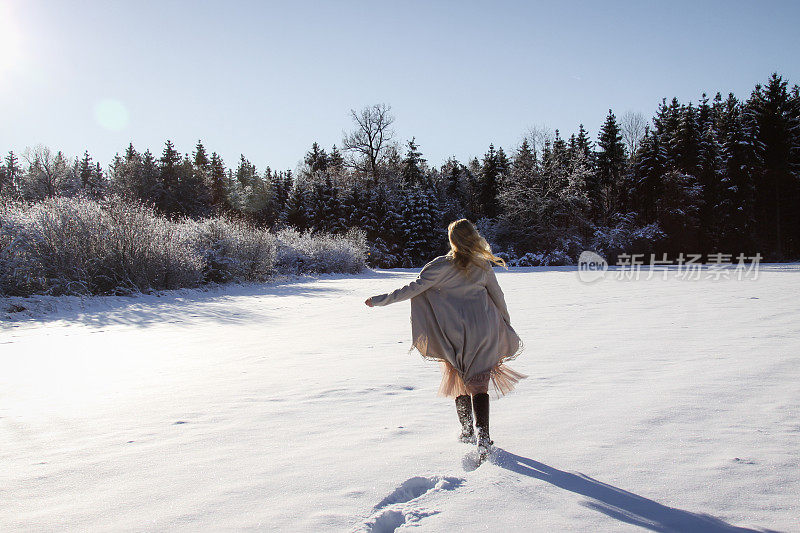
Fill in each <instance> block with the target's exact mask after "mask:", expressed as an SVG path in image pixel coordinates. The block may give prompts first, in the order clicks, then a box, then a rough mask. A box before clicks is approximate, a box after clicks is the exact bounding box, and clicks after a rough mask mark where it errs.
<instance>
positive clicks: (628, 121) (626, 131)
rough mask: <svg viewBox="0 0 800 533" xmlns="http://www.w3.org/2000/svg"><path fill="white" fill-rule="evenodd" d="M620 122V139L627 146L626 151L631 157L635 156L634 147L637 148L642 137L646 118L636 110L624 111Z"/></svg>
mask: <svg viewBox="0 0 800 533" xmlns="http://www.w3.org/2000/svg"><path fill="white" fill-rule="evenodd" d="M621 122H622V139H623V140H624V141H625V145H626V146H627V147H628V153H629V154H631V157H632V158H633V157H636V149H637V148H639V142H640V141H641V140H642V137H644V126H645V124H646V122H647V121H646V120H645V118H644V115H642V114H641V113H639V112H638V111H635V112H634V111H626V112H625V114H624V115H622V118H621Z"/></svg>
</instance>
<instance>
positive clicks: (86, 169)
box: [77, 150, 105, 198]
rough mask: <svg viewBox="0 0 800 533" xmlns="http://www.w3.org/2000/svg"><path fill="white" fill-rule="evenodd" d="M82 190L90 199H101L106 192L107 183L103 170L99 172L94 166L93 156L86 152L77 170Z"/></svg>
mask: <svg viewBox="0 0 800 533" xmlns="http://www.w3.org/2000/svg"><path fill="white" fill-rule="evenodd" d="M77 174H78V179H79V181H80V188H81V191H83V193H84V194H86V195H87V196H89V197H90V198H100V197H101V196H103V194H104V192H105V183H104V181H105V180H104V177H103V173H102V170H101V171H100V172H98V171H97V167H96V166H95V165H93V164H92V156H90V155H89V151H88V150H86V151H84V153H83V158H81V160H80V162H79V163H78V169H77Z"/></svg>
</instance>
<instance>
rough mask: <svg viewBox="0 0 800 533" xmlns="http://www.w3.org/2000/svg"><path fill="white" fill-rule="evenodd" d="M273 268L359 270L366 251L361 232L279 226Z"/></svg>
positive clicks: (289, 269)
mask: <svg viewBox="0 0 800 533" xmlns="http://www.w3.org/2000/svg"><path fill="white" fill-rule="evenodd" d="M277 238H278V257H277V261H276V267H277V270H278V271H279V272H282V273H291V274H299V273H312V272H319V273H323V272H350V273H355V272H360V271H361V270H363V269H364V266H365V257H366V253H367V243H366V236H365V234H364V232H363V231H361V230H358V229H351V230H350V231H348V232H347V233H346V234H344V235H334V234H329V233H321V232H320V233H314V234H312V233H311V232H299V231H297V230H296V229H294V228H286V229H282V230H280V231H279V232H278V234H277Z"/></svg>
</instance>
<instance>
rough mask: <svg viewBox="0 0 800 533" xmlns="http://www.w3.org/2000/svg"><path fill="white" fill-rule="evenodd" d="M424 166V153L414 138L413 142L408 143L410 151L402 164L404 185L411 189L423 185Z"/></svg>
mask: <svg viewBox="0 0 800 533" xmlns="http://www.w3.org/2000/svg"><path fill="white" fill-rule="evenodd" d="M424 165H425V159H423V158H422V153H421V152H420V151H419V146H418V145H417V143H416V142H415V138H414V137H412V138H411V140H410V141H408V150H407V151H406V156H405V158H404V159H403V162H402V169H403V172H402V176H403V184H404V185H405V186H407V187H410V186H413V185H419V184H420V183H422V181H423V177H424V172H423V166H424Z"/></svg>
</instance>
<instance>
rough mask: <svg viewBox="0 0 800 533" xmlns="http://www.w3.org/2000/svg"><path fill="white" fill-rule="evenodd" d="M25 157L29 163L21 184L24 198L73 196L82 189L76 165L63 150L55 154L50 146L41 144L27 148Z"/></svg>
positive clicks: (38, 198)
mask: <svg viewBox="0 0 800 533" xmlns="http://www.w3.org/2000/svg"><path fill="white" fill-rule="evenodd" d="M23 158H24V159H25V161H26V162H27V163H28V171H27V172H26V173H25V174H24V176H23V179H22V183H21V184H20V187H21V189H22V196H23V197H24V198H26V199H29V200H41V199H43V198H49V197H51V196H71V195H73V194H75V193H76V192H77V191H78V190H79V189H80V185H79V181H78V177H77V172H76V165H75V164H70V162H69V161H68V160H67V158H66V156H64V154H63V153H62V152H61V151H59V152H57V153H56V154H55V155H53V152H51V151H50V148H48V147H46V146H42V145H41V144H39V145H37V146H36V147H35V148H34V149H33V150H31V149H30V148H27V149H26V150H25V152H24V153H23Z"/></svg>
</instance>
